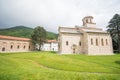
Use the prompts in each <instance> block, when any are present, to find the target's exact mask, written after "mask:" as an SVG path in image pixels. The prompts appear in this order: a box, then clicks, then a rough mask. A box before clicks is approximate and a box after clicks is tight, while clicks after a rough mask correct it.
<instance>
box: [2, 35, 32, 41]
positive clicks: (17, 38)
mask: <svg viewBox="0 0 120 80" xmlns="http://www.w3.org/2000/svg"><path fill="white" fill-rule="evenodd" d="M0 39H8V40H19V41H30V39H29V38H20V37H13V36H3V35H0Z"/></svg>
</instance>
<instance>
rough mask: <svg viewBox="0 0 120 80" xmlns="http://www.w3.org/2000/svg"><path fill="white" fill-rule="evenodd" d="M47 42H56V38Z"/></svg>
mask: <svg viewBox="0 0 120 80" xmlns="http://www.w3.org/2000/svg"><path fill="white" fill-rule="evenodd" d="M47 42H57V40H48V41H47Z"/></svg>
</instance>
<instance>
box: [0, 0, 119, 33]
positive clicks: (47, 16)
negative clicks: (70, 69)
mask: <svg viewBox="0 0 120 80" xmlns="http://www.w3.org/2000/svg"><path fill="white" fill-rule="evenodd" d="M119 3H120V1H119V0H111V1H110V0H0V17H1V19H0V27H3V26H4V27H12V26H17V25H25V26H31V27H36V26H39V25H41V26H44V27H45V28H46V29H47V30H49V31H53V32H57V29H58V27H59V26H68V27H69V26H73V27H74V26H75V25H82V18H83V17H84V16H88V15H91V16H93V17H94V18H95V19H94V21H95V22H96V23H97V26H99V27H101V28H105V27H106V26H107V23H108V21H109V20H110V19H111V18H112V16H113V15H114V14H115V13H119V14H120V5H119Z"/></svg>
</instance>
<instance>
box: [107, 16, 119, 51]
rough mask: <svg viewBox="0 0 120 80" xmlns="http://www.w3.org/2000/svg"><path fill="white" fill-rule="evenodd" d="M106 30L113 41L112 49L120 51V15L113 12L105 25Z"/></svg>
mask: <svg viewBox="0 0 120 80" xmlns="http://www.w3.org/2000/svg"><path fill="white" fill-rule="evenodd" d="M107 28H108V30H107V31H108V32H110V34H111V36H112V41H113V48H114V50H118V52H119V53H120V15H119V14H115V15H114V16H113V18H112V19H111V20H110V21H109V25H108V26H107Z"/></svg>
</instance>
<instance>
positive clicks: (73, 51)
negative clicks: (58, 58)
mask: <svg viewBox="0 0 120 80" xmlns="http://www.w3.org/2000/svg"><path fill="white" fill-rule="evenodd" d="M76 49H77V45H75V44H73V45H72V53H73V54H75V53H76Z"/></svg>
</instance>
